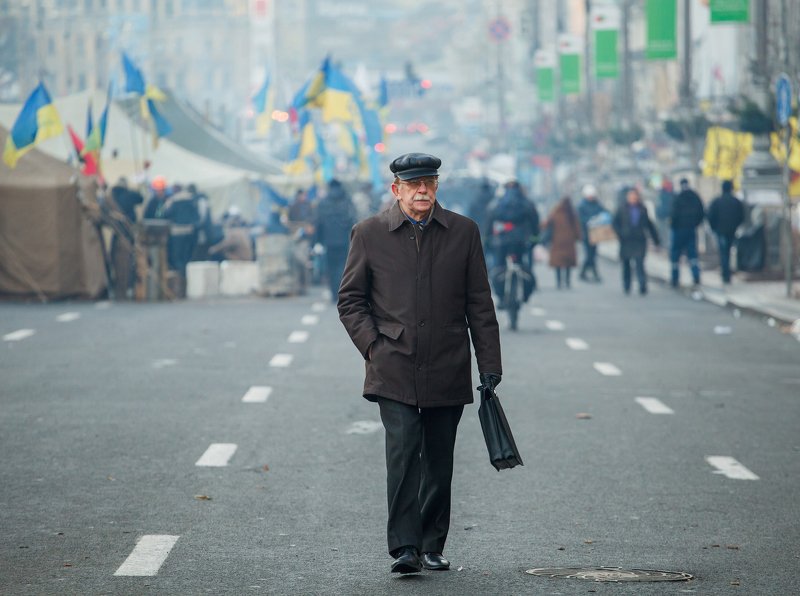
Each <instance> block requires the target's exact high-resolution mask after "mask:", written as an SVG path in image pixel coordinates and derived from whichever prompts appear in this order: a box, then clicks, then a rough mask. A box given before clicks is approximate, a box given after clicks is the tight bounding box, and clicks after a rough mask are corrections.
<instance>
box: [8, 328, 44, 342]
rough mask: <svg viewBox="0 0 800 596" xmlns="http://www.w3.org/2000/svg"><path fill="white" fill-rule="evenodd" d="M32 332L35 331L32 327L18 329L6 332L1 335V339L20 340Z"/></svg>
mask: <svg viewBox="0 0 800 596" xmlns="http://www.w3.org/2000/svg"><path fill="white" fill-rule="evenodd" d="M34 333H36V331H34V330H33V329H18V330H17V331H12V332H11V333H6V334H5V335H4V336H3V341H20V340H21V339H25V338H28V337H30V336H31V335H33V334H34Z"/></svg>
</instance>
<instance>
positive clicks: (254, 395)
mask: <svg viewBox="0 0 800 596" xmlns="http://www.w3.org/2000/svg"><path fill="white" fill-rule="evenodd" d="M270 393H272V387H259V386H254V387H250V389H248V390H247V393H245V394H244V397H243V398H242V401H243V402H245V403H248V404H263V403H264V402H265V401H267V398H268V397H269V395H270Z"/></svg>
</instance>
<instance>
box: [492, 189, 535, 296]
mask: <svg viewBox="0 0 800 596" xmlns="http://www.w3.org/2000/svg"><path fill="white" fill-rule="evenodd" d="M484 226H485V227H484V229H485V230H486V233H485V237H486V238H489V241H488V244H489V245H490V248H491V253H492V268H491V279H492V286H493V287H494V291H495V294H497V297H498V298H499V299H500V304H501V305H502V304H503V302H504V299H505V277H504V276H505V271H506V257H507V256H509V255H511V256H513V257H514V258H516V259H517V261H518V262H519V264H520V266H521V267H522V269H523V270H524V271H525V272H526V273H528V274H529V275H530V278H529V279H530V282H529V283H528V284H526V286H525V288H524V290H525V291H524V298H525V300H527V299H528V298H529V297H530V294H531V293H532V292H533V291H534V289H535V288H536V277H535V275H534V273H533V266H532V260H533V259H532V256H531V251H532V250H533V246H534V244H535V240H536V238H537V237H538V234H539V211H538V210H537V209H536V205H534V204H533V203H532V202H531V201H529V200H528V197H526V196H525V192H524V191H523V190H522V187H521V186H520V184H519V182H517V181H516V180H510V181H509V182H507V183H506V184H505V188H504V190H503V194H502V196H500V197H499V198H498V199H496V200H495V201H492V202H491V203H490V204H489V207H488V210H487V214H486V220H485V224H484ZM501 308H502V306H501Z"/></svg>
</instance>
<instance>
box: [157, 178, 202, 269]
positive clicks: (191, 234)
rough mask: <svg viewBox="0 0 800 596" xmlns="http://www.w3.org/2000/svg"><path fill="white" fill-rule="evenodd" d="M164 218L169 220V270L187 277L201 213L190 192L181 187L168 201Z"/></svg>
mask: <svg viewBox="0 0 800 596" xmlns="http://www.w3.org/2000/svg"><path fill="white" fill-rule="evenodd" d="M164 217H165V218H166V219H167V220H169V222H170V228H169V240H168V241H167V262H168V263H169V268H170V269H171V270H173V271H177V272H178V273H180V274H181V276H182V277H186V265H188V264H189V261H191V259H192V253H193V252H194V247H195V244H196V243H197V228H198V225H199V224H200V213H199V211H198V210H197V201H195V197H194V196H193V195H192V193H191V192H189V191H188V190H184V189H183V188H181V187H178V188H176V189H175V192H174V193H173V194H172V196H170V198H169V199H167V203H166V208H165V209H164Z"/></svg>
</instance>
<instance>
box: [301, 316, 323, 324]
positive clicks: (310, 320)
mask: <svg viewBox="0 0 800 596" xmlns="http://www.w3.org/2000/svg"><path fill="white" fill-rule="evenodd" d="M300 322H301V323H302V324H303V325H316V324H317V323H319V317H318V316H317V315H303V318H302V319H300Z"/></svg>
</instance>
